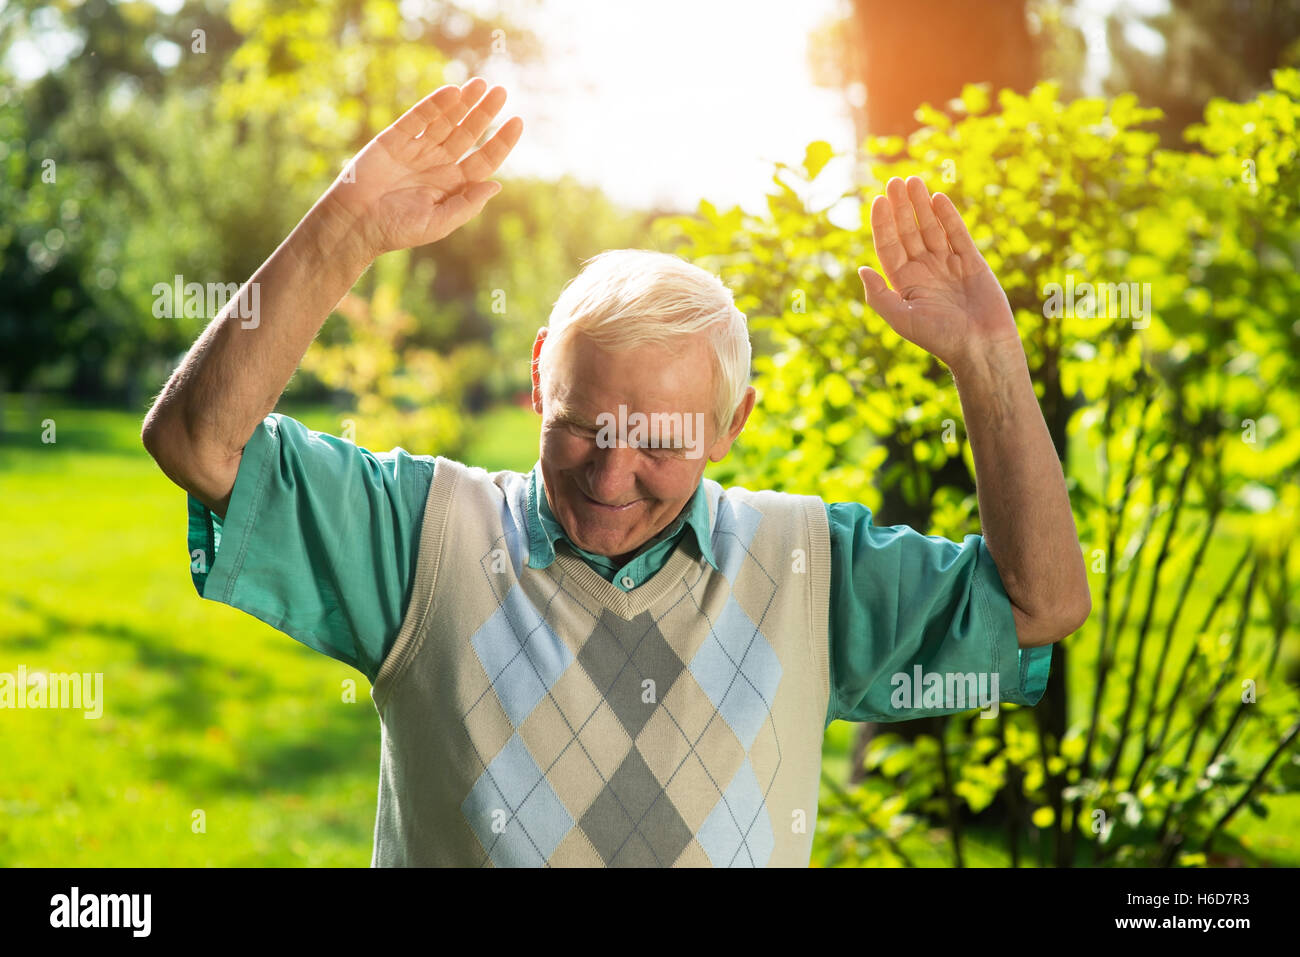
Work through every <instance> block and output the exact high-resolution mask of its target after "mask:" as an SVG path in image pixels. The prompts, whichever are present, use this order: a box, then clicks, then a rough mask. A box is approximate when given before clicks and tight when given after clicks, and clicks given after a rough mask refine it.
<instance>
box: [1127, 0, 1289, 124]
mask: <svg viewBox="0 0 1300 957" xmlns="http://www.w3.org/2000/svg"><path fill="white" fill-rule="evenodd" d="M1142 32H1145V33H1146V34H1147V35H1148V42H1146V43H1143V42H1141V41H1135V39H1134V37H1135V35H1140V33H1142ZM1106 35H1107V45H1108V47H1109V49H1110V60H1111V70H1110V74H1109V76H1107V77H1106V79H1105V91H1106V93H1107V94H1108V95H1115V94H1117V93H1120V92H1123V91H1129V92H1132V93H1136V94H1137V95H1138V97H1139V98H1141V100H1142V102H1144V103H1149V104H1151V105H1152V106H1156V107H1159V108H1160V109H1161V110H1163V111H1164V114H1165V115H1164V118H1163V119H1162V120H1160V121H1159V122H1158V123H1156V124H1155V125H1154V126H1153V129H1154V130H1155V131H1156V132H1158V133H1159V134H1160V138H1161V145H1163V146H1164V147H1166V148H1168V149H1186V148H1187V144H1186V143H1185V142H1184V141H1183V139H1182V131H1183V130H1184V129H1186V128H1187V127H1188V126H1189V125H1190V124H1192V123H1196V122H1198V121H1200V119H1201V116H1202V114H1203V112H1204V110H1205V105H1206V104H1207V103H1208V102H1209V101H1210V99H1211V98H1212V97H1215V96H1221V97H1226V98H1227V99H1229V100H1234V101H1242V100H1248V99H1250V97H1252V96H1254V95H1255V94H1256V93H1258V92H1260V91H1261V90H1267V89H1269V86H1270V83H1269V75H1270V72H1271V71H1272V70H1273V69H1274V68H1276V67H1285V66H1300V4H1297V3H1295V2H1294V0H1282V2H1277V0H1269V2H1264V3H1258V2H1253V0H1168V7H1167V8H1166V9H1164V10H1162V11H1161V12H1159V13H1152V14H1147V15H1143V14H1141V13H1140V12H1137V11H1134V10H1133V9H1132V8H1131V7H1127V6H1121V7H1118V8H1116V9H1115V10H1114V11H1113V12H1112V13H1110V14H1109V15H1108V17H1107V23H1106ZM1151 40H1154V41H1156V42H1157V43H1158V45H1159V46H1160V49H1159V50H1158V51H1157V52H1151V50H1150V48H1149V46H1150V41H1151Z"/></svg>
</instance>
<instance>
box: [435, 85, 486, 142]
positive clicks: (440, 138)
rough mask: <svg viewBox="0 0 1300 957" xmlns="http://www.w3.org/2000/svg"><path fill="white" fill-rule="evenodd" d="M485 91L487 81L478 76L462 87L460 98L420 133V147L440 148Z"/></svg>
mask: <svg viewBox="0 0 1300 957" xmlns="http://www.w3.org/2000/svg"><path fill="white" fill-rule="evenodd" d="M485 89H487V80H484V79H483V78H482V77H477V76H476V77H474V79H472V80H470V81H469V82H468V83H466V84H464V85H463V86H461V87H460V98H459V99H457V100H456V101H455V102H454V103H452V104H451V105H450V106H449V107H448V108H447V109H445V110H443V111H442V112H441V113H439V114H438V115H436V116H434V117H432V118H431V119H430V121H429V124H428V125H427V126H426V127H425V128H424V130H423V131H422V132H421V133H420V136H419V145H420V146H421V147H425V146H435V147H436V146H440V145H441V144H442V143H443V142H444V141H445V140H446V139H447V137H448V136H450V135H451V134H452V133H453V132H454V131H455V129H456V124H457V123H459V122H460V121H461V120H462V119H463V118H464V117H465V114H466V113H468V112H469V109H470V107H471V106H473V105H474V104H475V103H476V102H478V99H479V97H481V96H482V95H483V91H484V90H485Z"/></svg>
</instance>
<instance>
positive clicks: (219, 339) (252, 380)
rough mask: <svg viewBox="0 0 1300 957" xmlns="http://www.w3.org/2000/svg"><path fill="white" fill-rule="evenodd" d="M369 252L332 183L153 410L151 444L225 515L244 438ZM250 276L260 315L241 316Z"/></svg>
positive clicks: (164, 463) (147, 428)
mask: <svg viewBox="0 0 1300 957" xmlns="http://www.w3.org/2000/svg"><path fill="white" fill-rule="evenodd" d="M369 262H370V260H369V258H368V257H367V255H366V252H365V250H364V248H363V247H362V244H361V240H360V236H359V235H358V233H357V232H356V231H355V230H352V229H350V228H349V224H348V221H347V219H346V215H345V214H344V213H342V212H341V211H340V210H338V209H336V208H335V207H334V204H333V202H332V201H331V198H330V194H329V193H326V194H325V195H324V196H322V197H321V199H320V200H319V201H318V202H317V203H316V205H315V206H313V207H312V209H311V211H310V212H308V213H307V215H306V216H304V217H303V219H302V221H301V222H300V223H299V224H298V226H297V228H295V229H294V231H293V232H292V233H290V234H289V237H288V238H287V239H285V241H284V242H283V243H281V244H280V246H279V248H278V249H276V251H275V252H274V253H273V254H272V255H271V257H270V258H269V259H268V260H267V261H266V262H265V263H263V264H262V267H261V268H260V269H258V271H257V272H256V273H254V274H253V277H252V279H251V280H250V281H249V282H250V285H246V286H245V287H244V288H243V289H241V290H240V293H239V296H238V297H235V298H232V299H231V301H230V302H229V303H227V304H226V307H225V309H223V310H222V311H221V313H220V314H219V315H217V317H216V318H215V319H213V320H212V322H211V323H210V324H209V325H208V327H207V328H206V329H205V330H204V331H203V334H202V335H201V336H199V338H198V340H197V341H196V342H195V343H194V345H193V346H192V347H191V348H190V351H189V353H188V354H187V355H186V356H185V359H184V361H182V362H181V364H180V365H179V366H178V367H177V368H176V371H175V372H173V373H172V376H171V378H170V379H169V380H168V382H167V385H166V387H165V388H164V389H163V391H162V393H161V394H160V395H159V397H158V399H157V401H156V402H155V403H154V405H153V408H152V409H150V410H149V414H148V415H147V416H146V417H145V420H144V426H143V429H142V430H141V438H142V439H143V441H144V445H145V448H146V449H148V451H149V454H150V455H152V456H153V457H154V459H155V460H156V461H157V462H158V465H159V467H160V468H162V470H163V472H165V473H166V474H167V477H168V478H170V479H171V480H172V481H173V482H175V483H176V484H177V485H179V486H180V487H181V488H183V489H185V490H186V491H187V492H189V493H190V494H192V495H193V496H194V497H195V498H197V499H198V500H199V501H201V502H202V503H203V504H205V505H207V506H208V507H209V508H211V509H212V510H213V512H215V513H216V514H217V515H218V516H220V517H222V518H225V515H226V509H227V508H228V506H229V504H230V492H231V489H232V488H233V487H234V484H235V475H236V474H237V473H238V471H239V460H240V456H241V454H242V452H243V447H244V443H246V442H247V441H248V437H249V436H250V435H251V434H252V433H253V430H254V429H255V428H256V427H257V424H258V423H259V422H261V421H262V420H263V419H264V418H266V416H267V415H268V414H269V413H270V412H271V410H272V409H274V408H275V404H276V402H277V401H278V400H279V398H280V393H281V392H283V391H284V387H285V386H286V385H287V384H288V382H289V379H290V378H291V377H292V376H293V372H294V370H295V369H296V368H297V367H298V364H299V363H300V362H301V361H302V357H303V355H304V354H305V353H306V351H307V347H308V346H309V345H310V344H311V341H312V340H313V339H314V338H315V337H316V334H317V332H319V331H320V327H321V325H322V324H323V323H324V322H325V319H326V318H327V317H328V316H329V314H330V312H331V311H332V310H333V309H334V307H335V306H336V305H337V304H338V302H339V300H340V299H342V298H343V296H344V295H345V294H346V293H347V291H348V290H349V289H351V288H352V286H353V284H354V283H355V282H356V281H357V279H358V277H360V275H361V273H362V272H363V271H365V269H366V267H367V266H368V265H369ZM252 283H256V284H257V286H256V289H257V293H258V296H257V299H256V300H253V301H255V302H257V304H258V310H257V313H256V315H255V316H254V317H253V319H254V320H255V322H254V321H253V320H249V319H242V318H241V313H242V314H243V315H248V314H249V309H248V307H247V305H244V306H242V307H241V306H240V300H241V299H242V298H243V297H249V296H250V293H251V288H250V286H251V284H252ZM245 325H247V326H248V327H247V328H245Z"/></svg>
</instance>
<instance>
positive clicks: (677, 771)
mask: <svg viewBox="0 0 1300 957" xmlns="http://www.w3.org/2000/svg"><path fill="white" fill-rule="evenodd" d="M528 481H529V477H528V476H527V475H523V474H520V473H517V472H496V473H493V474H488V473H487V472H485V471H484V470H482V469H478V468H468V467H466V466H464V465H461V464H460V463H457V462H454V461H451V460H449V459H444V458H439V459H438V460H437V465H436V467H435V470H434V479H433V483H432V486H431V488H430V490H429V497H428V502H427V504H426V508H425V514H424V522H423V528H422V532H421V543H420V557H419V561H418V565H417V570H416V577H415V583H414V586H413V589H412V594H411V598H410V602H409V604H408V606H407V609H406V613H405V618H404V620H403V623H402V627H401V631H400V634H399V635H398V638H397V641H396V643H395V644H394V646H393V648H392V649H391V650H390V652H389V654H388V656H387V657H386V658H385V659H384V662H383V664H382V666H381V668H380V671H379V674H378V676H377V678H376V680H375V683H374V687H373V688H372V689H371V696H372V698H373V700H374V703H375V707H376V709H377V710H378V712H379V716H380V722H381V725H382V753H381V757H380V775H379V805H378V811H377V814H376V819H375V846H374V856H373V858H372V861H371V864H372V866H377V867H385V866H429V865H433V866H488V865H491V866H546V865H551V866H591V867H603V866H623V867H668V866H675V867H696V866H703V867H708V866H715V867H755V866H757V867H766V866H785V867H807V866H808V862H809V858H810V855H811V849H812V839H813V833H814V830H815V825H816V820H817V798H818V791H819V784H820V770H821V746H822V737H823V733H824V730H825V727H824V722H825V715H826V708H827V702H828V695H829V685H830V683H829V668H828V653H827V633H828V618H827V614H828V605H829V592H830V571H831V567H830V566H831V563H830V535H829V529H828V525H827V520H826V512H825V506H824V504H823V503H822V502H821V500H820V499H818V498H815V497H811V496H795V495H787V494H783V493H778V492H771V491H759V492H752V491H749V490H747V489H743V488H728V489H725V490H724V489H723V488H722V487H721V486H720V485H718V484H717V483H716V482H713V481H710V480H708V479H705V480H703V481H704V484H705V489H706V492H707V495H708V501H709V516H710V526H711V528H712V548H713V550H714V556H715V558H716V560H717V562H718V565H719V568H720V570H719V571H715V570H714V569H713V568H712V566H710V565H709V563H708V562H707V561H706V560H705V559H704V558H702V557H701V556H700V554H699V548H698V546H697V544H696V543H695V541H694V539H693V538H692V537H691V536H689V535H685V536H683V537H682V539H681V540H680V541H679V543H678V545H677V546H676V548H675V549H674V551H673V553H672V555H671V557H670V558H669V559H668V562H667V564H666V565H665V566H664V567H663V568H662V569H661V570H660V571H659V572H658V574H656V575H654V576H653V577H651V578H650V579H648V580H647V581H646V582H645V583H644V584H642V585H640V586H639V587H637V588H635V589H633V590H632V591H630V592H623V591H621V590H619V589H618V588H617V587H615V586H614V585H613V584H611V583H610V582H607V581H605V580H604V579H603V578H602V577H601V576H600V575H599V574H598V573H597V572H596V571H595V570H594V569H592V568H591V567H590V566H589V565H587V564H586V563H585V562H584V561H582V559H581V558H579V557H578V556H577V555H576V554H575V553H574V552H573V551H572V550H570V549H569V547H568V545H567V544H564V543H562V544H560V545H559V546H558V549H557V554H556V559H555V561H554V562H553V563H552V564H551V565H550V566H549V567H547V568H545V569H534V568H529V567H528V564H527V560H528V525H527V522H526V520H525V512H526V509H527V488H528Z"/></svg>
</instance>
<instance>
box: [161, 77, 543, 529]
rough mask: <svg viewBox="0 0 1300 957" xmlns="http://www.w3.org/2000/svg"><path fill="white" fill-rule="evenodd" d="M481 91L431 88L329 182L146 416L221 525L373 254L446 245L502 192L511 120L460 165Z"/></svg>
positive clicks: (492, 108) (173, 468)
mask: <svg viewBox="0 0 1300 957" xmlns="http://www.w3.org/2000/svg"><path fill="white" fill-rule="evenodd" d="M486 86H487V84H486V83H485V82H484V81H482V80H481V79H478V78H475V79H473V80H471V81H469V82H468V83H466V84H465V86H464V87H456V86H445V87H442V88H441V89H439V90H437V91H435V92H434V93H432V94H430V95H429V96H427V97H425V98H424V99H423V100H421V101H420V102H419V103H417V104H416V105H415V106H413V107H412V108H411V109H410V110H408V111H407V112H406V113H405V114H403V115H402V117H400V118H399V119H398V120H397V121H396V122H394V123H393V124H392V125H391V126H389V127H388V128H387V129H386V130H384V131H383V132H382V133H380V134H379V135H378V136H377V137H375V139H374V140H372V141H371V142H370V144H369V145H367V146H366V148H365V149H363V150H362V151H361V152H360V153H358V154H357V156H356V157H355V159H354V160H353V161H352V163H351V170H352V172H353V175H352V176H349V177H347V178H342V177H341V178H340V179H338V180H336V181H335V183H334V184H333V185H332V186H331V187H330V189H329V190H328V191H327V192H326V193H325V194H324V195H323V196H322V197H321V198H320V200H318V201H317V203H316V204H315V205H314V206H313V207H312V208H311V210H310V211H309V212H308V213H307V215H306V216H304V217H303V219H302V221H301V222H300V223H299V224H298V226H297V227H296V228H295V229H294V231H293V232H292V233H290V234H289V236H288V238H286V239H285V241H284V242H283V243H281V244H280V246H279V248H277V249H276V250H275V252H274V253H273V254H272V255H271V257H270V258H269V259H267V261H266V262H265V263H263V264H262V266H261V268H259V269H258V271H257V272H256V273H254V274H253V277H252V278H251V279H250V280H249V282H248V283H247V284H245V286H244V287H243V288H242V289H241V290H240V292H239V295H238V296H236V297H234V298H233V299H231V301H230V302H229V303H227V305H226V307H225V308H224V309H223V310H222V311H221V313H220V314H218V315H217V316H216V318H214V319H213V320H212V322H211V323H210V324H209V325H208V327H207V328H206V329H205V330H204V331H203V334H202V335H201V336H200V337H199V338H198V340H197V341H196V342H195V343H194V345H193V346H192V347H191V348H190V351H189V352H188V353H187V354H186V356H185V358H184V360H183V361H182V362H181V364H180V365H179V366H178V367H177V369H176V370H175V372H173V373H172V376H171V378H170V379H169V380H168V382H167V384H166V386H165V387H164V388H163V390H162V392H161V393H160V394H159V396H158V399H157V400H156V401H155V402H154V405H153V408H151V409H150V410H149V413H148V415H147V416H146V417H145V420H144V425H143V428H142V429H141V439H142V441H143V442H144V446H145V448H146V449H147V450H148V451H149V454H150V455H152V456H153V457H154V459H155V461H157V463H158V465H159V466H160V467H161V468H162V470H163V472H164V473H165V474H166V475H167V477H168V478H170V479H171V480H172V481H173V482H175V483H176V484H177V485H179V486H180V487H181V488H183V489H185V490H186V491H187V492H189V493H190V494H191V495H193V496H194V497H195V498H196V499H198V500H199V501H200V502H202V503H203V504H205V505H207V506H208V507H209V508H211V509H212V511H213V512H214V513H216V515H218V516H219V517H221V518H224V517H225V515H226V510H227V508H228V507H229V504H230V495H231V491H232V489H233V487H234V484H235V477H236V475H237V474H238V472H239V463H240V458H241V455H242V452H243V447H244V445H245V443H246V442H247V441H248V438H249V436H250V435H252V433H253V431H254V429H256V428H257V425H258V423H260V422H261V421H262V420H263V419H264V418H265V417H266V416H267V415H268V414H269V413H270V412H271V411H272V410H273V409H274V408H275V404H276V402H277V401H278V400H279V397H280V394H281V393H282V392H283V391H284V388H285V386H286V385H288V383H289V379H290V378H291V377H292V376H293V373H294V370H295V369H296V368H297V367H298V364H299V363H300V362H301V361H302V357H303V355H304V354H305V353H306V351H307V347H308V346H309V345H310V344H311V342H312V340H313V339H314V338H315V337H316V334H317V333H318V332H319V331H320V327H321V326H322V325H323V324H324V322H325V320H326V319H327V318H328V317H329V314H330V313H331V312H332V311H333V309H334V307H335V306H336V305H337V304H338V302H339V300H340V299H342V298H343V296H344V295H345V294H346V293H347V292H348V290H349V289H351V288H352V286H353V284H354V283H355V282H356V280H357V278H358V277H359V276H360V275H361V273H362V272H364V271H365V269H366V268H367V266H369V264H370V263H371V262H372V261H373V259H374V258H375V256H377V255H379V254H380V253H383V252H386V251H388V250H390V249H403V248H408V247H411V246H418V245H424V244H426V243H430V242H434V241H436V240H438V239H441V238H443V237H444V236H446V235H448V234H449V233H451V232H452V231H454V230H455V229H457V228H459V227H460V226H461V225H463V224H464V223H465V222H467V221H468V220H469V219H471V218H473V217H474V216H475V215H477V214H478V213H479V212H480V211H481V210H482V208H483V206H484V205H485V204H486V203H487V201H488V199H490V198H491V197H492V196H494V195H496V193H497V192H498V191H499V189H500V184H498V183H495V182H491V181H485V178H486V177H487V176H490V175H491V174H492V173H493V172H494V171H495V170H496V169H497V167H498V166H500V164H501V162H502V161H503V160H504V159H505V156H506V155H507V154H508V153H509V151H510V150H511V149H512V148H513V146H514V144H515V142H517V141H518V138H519V134H520V131H521V129H522V122H521V121H520V120H519V119H518V118H517V117H516V118H512V119H511V120H510V121H508V122H507V123H505V124H504V125H503V126H502V127H501V128H500V129H499V130H498V131H497V132H496V134H495V135H494V136H493V137H492V138H491V139H490V140H489V141H488V142H487V143H485V144H484V145H483V146H482V147H480V148H479V149H478V150H476V151H475V152H474V153H472V154H470V155H469V156H465V158H464V159H460V157H461V156H462V155H463V154H464V153H465V152H466V151H467V150H468V149H470V147H472V146H473V145H474V143H476V142H477V141H478V139H479V137H480V136H481V135H482V134H483V132H484V131H485V130H486V128H487V125H488V123H489V122H490V121H491V119H492V117H493V116H494V115H495V114H496V113H497V112H498V110H500V108H501V105H502V104H503V103H504V101H505V91H504V90H503V89H502V88H501V87H494V88H492V89H491V90H490V91H488V92H487V95H486V96H485V95H484V89H485V88H486ZM480 97H482V99H481V101H480ZM476 103H477V105H475V104H476ZM471 107H473V109H472V110H471ZM254 284H256V285H254ZM254 290H255V291H256V298H254ZM254 303H256V305H257V307H258V308H257V309H256V311H255V314H253V313H254V310H252V309H251V308H250V307H251V305H252V304H254ZM250 314H253V315H251V321H250V319H249V318H244V317H249V316H250Z"/></svg>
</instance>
